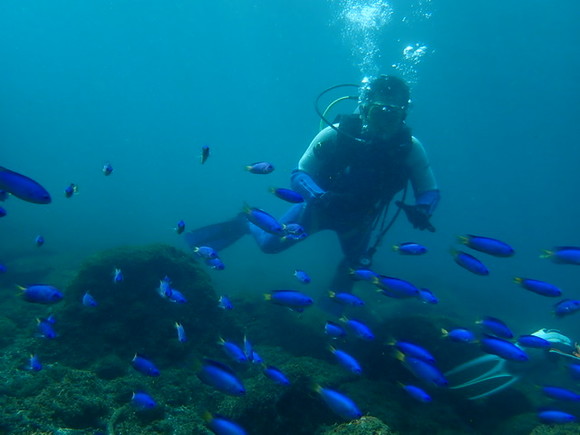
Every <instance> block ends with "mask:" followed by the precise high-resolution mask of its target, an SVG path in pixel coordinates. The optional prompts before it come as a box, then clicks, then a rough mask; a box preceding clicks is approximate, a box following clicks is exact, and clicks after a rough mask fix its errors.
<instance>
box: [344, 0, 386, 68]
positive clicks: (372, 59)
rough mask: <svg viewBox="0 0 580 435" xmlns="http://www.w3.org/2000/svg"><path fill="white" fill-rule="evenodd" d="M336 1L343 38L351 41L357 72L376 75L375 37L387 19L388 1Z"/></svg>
mask: <svg viewBox="0 0 580 435" xmlns="http://www.w3.org/2000/svg"><path fill="white" fill-rule="evenodd" d="M340 5H341V12H340V16H339V18H340V20H341V21H343V24H344V26H343V32H342V33H343V38H344V40H345V41H347V42H348V43H349V44H350V45H351V49H352V54H353V57H354V59H355V61H356V63H357V65H358V67H359V69H360V72H361V75H362V76H375V75H377V74H378V72H379V67H378V65H377V59H378V57H379V48H378V39H379V36H380V34H381V31H382V29H383V28H384V27H385V26H387V25H388V24H389V22H390V20H391V16H392V14H393V9H392V7H391V5H390V4H389V3H388V2H387V1H385V0H342V1H341V2H340Z"/></svg>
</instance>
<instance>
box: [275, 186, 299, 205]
mask: <svg viewBox="0 0 580 435" xmlns="http://www.w3.org/2000/svg"><path fill="white" fill-rule="evenodd" d="M270 192H272V193H273V194H274V195H276V196H277V197H278V198H280V199H282V200H284V201H287V202H290V203H292V204H300V203H301V202H304V197H303V196H302V195H300V194H299V193H298V192H295V191H293V190H291V189H284V188H283V187H279V188H274V187H272V188H271V189H270Z"/></svg>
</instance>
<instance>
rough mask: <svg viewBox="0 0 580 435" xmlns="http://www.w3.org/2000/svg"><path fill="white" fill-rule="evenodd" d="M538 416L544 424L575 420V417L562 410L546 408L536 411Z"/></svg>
mask: <svg viewBox="0 0 580 435" xmlns="http://www.w3.org/2000/svg"><path fill="white" fill-rule="evenodd" d="M538 418H539V419H540V421H541V422H542V423H546V424H565V423H572V422H574V421H576V417H575V416H574V415H572V414H568V413H567V412H564V411H558V410H555V409H553V410H546V411H540V412H538Z"/></svg>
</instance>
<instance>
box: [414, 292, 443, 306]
mask: <svg viewBox="0 0 580 435" xmlns="http://www.w3.org/2000/svg"><path fill="white" fill-rule="evenodd" d="M418 298H419V300H420V301H421V302H424V303H426V304H432V305H435V304H438V303H439V299H438V298H437V296H435V295H434V294H433V292H432V291H431V290H429V289H428V288H420V289H419V296H418Z"/></svg>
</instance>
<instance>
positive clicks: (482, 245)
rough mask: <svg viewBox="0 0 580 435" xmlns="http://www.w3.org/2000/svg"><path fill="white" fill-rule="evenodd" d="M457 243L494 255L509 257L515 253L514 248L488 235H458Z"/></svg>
mask: <svg viewBox="0 0 580 435" xmlns="http://www.w3.org/2000/svg"><path fill="white" fill-rule="evenodd" d="M459 243H462V244H464V245H465V246H467V247H469V248H471V249H474V250H476V251H479V252H483V253H485V254H489V255H493V256H495V257H511V256H512V255H514V254H515V251H514V249H513V248H512V247H511V246H510V245H508V244H507V243H505V242H502V241H501V240H497V239H492V238H490V237H482V236H474V235H472V234H467V235H465V236H460V237H459Z"/></svg>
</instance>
